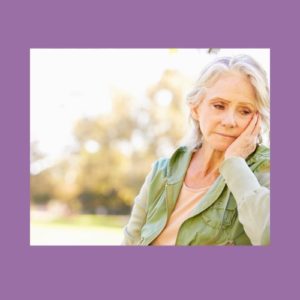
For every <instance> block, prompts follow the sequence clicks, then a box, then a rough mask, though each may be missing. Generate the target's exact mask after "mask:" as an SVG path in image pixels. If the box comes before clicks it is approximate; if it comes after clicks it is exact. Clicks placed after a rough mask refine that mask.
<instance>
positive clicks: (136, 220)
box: [121, 168, 154, 245]
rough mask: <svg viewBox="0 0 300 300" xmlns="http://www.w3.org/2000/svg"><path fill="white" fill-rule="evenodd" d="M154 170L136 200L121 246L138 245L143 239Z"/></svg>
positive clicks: (124, 230)
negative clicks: (142, 233) (142, 232)
mask: <svg viewBox="0 0 300 300" xmlns="http://www.w3.org/2000/svg"><path fill="white" fill-rule="evenodd" d="M153 169H154V168H153ZM153 169H152V170H151V172H150V173H149V174H148V175H147V177H146V179H145V181H144V184H143V185H142V187H141V189H140V192H139V194H138V195H137V196H136V198H135V199H134V203H133V206H132V210H131V215H130V218H129V221H128V224H127V225H126V226H125V227H124V229H123V240H122V243H121V245H137V244H138V242H139V240H140V238H141V229H142V227H143V225H144V224H145V222H146V216H147V198H148V188H149V185H150V182H151V179H152V177H153V173H154V170H153Z"/></svg>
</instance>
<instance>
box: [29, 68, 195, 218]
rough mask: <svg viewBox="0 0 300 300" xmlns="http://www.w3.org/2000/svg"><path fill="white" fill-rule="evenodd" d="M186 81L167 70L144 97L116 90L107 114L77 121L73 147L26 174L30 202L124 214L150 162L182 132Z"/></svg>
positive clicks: (172, 146) (167, 150)
mask: <svg viewBox="0 0 300 300" xmlns="http://www.w3.org/2000/svg"><path fill="white" fill-rule="evenodd" d="M188 84H189V82H188V81H187V80H186V79H185V78H184V76H183V75H182V74H180V73H178V72H175V71H172V70H168V71H166V72H165V73H164V74H163V76H162V78H161V79H160V80H159V82H157V83H156V84H155V85H153V86H151V87H149V89H148V91H147V93H146V99H143V101H138V99H134V98H133V97H132V96H131V95H129V94H126V93H124V92H122V91H119V90H115V91H114V93H113V96H112V111H111V113H108V114H105V115H101V116H99V117H97V118H94V119H87V118H85V119H82V120H79V121H78V122H77V124H76V126H75V127H74V136H75V138H76V141H77V144H78V148H77V149H76V151H75V150H74V151H73V153H71V154H70V155H69V157H67V158H65V159H63V160H62V161H61V162H60V163H58V164H56V165H55V166H53V167H51V168H49V169H47V170H46V171H44V172H41V173H39V174H37V175H35V176H32V177H31V194H32V202H33V203H35V204H37V203H46V202H47V201H49V200H50V199H57V200H58V201H61V202H63V203H65V204H67V205H68V206H69V207H70V208H71V210H72V211H80V212H83V213H89V214H94V213H108V214H128V213H129V212H130V209H131V205H132V203H133V201H134V198H135V196H136V195H137V193H138V191H139V189H140V187H141V185H142V183H143V181H144V179H145V176H146V174H147V173H148V172H149V171H150V167H151V164H152V163H153V161H154V160H156V159H157V158H159V157H160V156H164V155H168V154H170V153H171V152H172V151H173V150H174V149H175V147H176V146H177V143H178V141H179V140H180V139H181V138H182V136H183V134H184V130H185V124H186V118H185V116H184V113H183V112H184V105H185V104H184V92H186V90H187V86H188ZM166 97H169V100H170V103H168V102H166V101H165V100H166V99H165V98H166Z"/></svg>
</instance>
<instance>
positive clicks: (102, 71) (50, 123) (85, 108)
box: [30, 49, 270, 163]
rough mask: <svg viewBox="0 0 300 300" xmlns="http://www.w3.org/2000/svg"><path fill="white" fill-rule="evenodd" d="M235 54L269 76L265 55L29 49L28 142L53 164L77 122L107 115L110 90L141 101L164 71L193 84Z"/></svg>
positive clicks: (262, 51)
mask: <svg viewBox="0 0 300 300" xmlns="http://www.w3.org/2000/svg"><path fill="white" fill-rule="evenodd" d="M236 54H249V55H251V56H253V57H254V58H255V59H256V60H257V61H258V62H259V63H260V64H261V65H262V66H263V67H264V69H265V70H266V71H267V73H268V75H269V74H270V50H269V49H220V51H219V52H218V53H217V54H212V55H209V54H208V52H207V49H31V50H30V142H31V143H32V142H34V141H35V142H37V143H38V145H39V148H40V150H41V151H42V152H43V153H45V154H46V155H47V160H48V163H49V161H51V162H53V161H55V159H58V158H59V157H60V156H61V155H62V154H63V153H65V151H66V149H67V148H69V147H72V145H73V143H74V141H73V138H72V128H73V126H74V124H75V122H76V120H78V119H81V118H82V117H93V116H97V115H101V114H105V113H108V112H110V110H111V103H110V99H111V91H112V88H118V89H121V90H123V91H125V92H128V93H130V94H131V95H133V96H134V97H135V98H136V99H140V100H137V101H143V99H145V91H146V88H147V87H148V86H149V85H152V84H155V83H156V82H158V81H159V79H160V77H161V75H162V74H163V72H164V70H165V69H167V68H172V69H178V70H179V71H181V72H182V73H183V74H184V75H185V76H187V77H188V78H189V79H190V80H191V81H195V80H196V79H197V77H198V75H199V72H200V70H201V68H202V67H203V66H204V65H205V64H207V63H208V62H209V61H210V60H211V59H212V58H213V57H215V56H225V55H236ZM269 78H270V77H269ZM187 92H188V91H187ZM163 96H164V95H161V97H162V98H163ZM165 98H166V101H168V100H167V95H165ZM87 147H90V150H91V151H94V150H93V149H94V148H93V145H92V144H90V145H87Z"/></svg>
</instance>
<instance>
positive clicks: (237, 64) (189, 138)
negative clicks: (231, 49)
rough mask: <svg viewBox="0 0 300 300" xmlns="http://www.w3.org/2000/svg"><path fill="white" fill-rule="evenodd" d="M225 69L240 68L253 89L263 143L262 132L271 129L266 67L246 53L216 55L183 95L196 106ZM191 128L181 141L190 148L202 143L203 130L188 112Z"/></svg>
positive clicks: (190, 103)
mask: <svg viewBox="0 0 300 300" xmlns="http://www.w3.org/2000/svg"><path fill="white" fill-rule="evenodd" d="M228 71H239V72H241V73H242V74H245V75H246V76H247V77H248V78H249V80H250V82H251V84H252V86H253V87H254V89H255V94H256V101H257V109H258V112H259V113H260V114H261V117H262V132H261V133H260V135H259V142H260V143H262V141H263V139H262V134H263V135H264V136H267V137H268V139H269V132H270V91H269V85H268V79H267V74H266V72H265V70H264V69H263V68H262V67H261V66H260V65H259V64H258V63H257V62H256V61H255V60H254V59H253V58H252V57H251V56H249V55H238V56H233V57H219V58H216V59H215V60H214V61H212V62H211V63H210V64H208V65H207V66H206V67H205V68H204V69H203V70H202V71H201V73H200V76H199V78H198V80H197V81H196V82H195V84H194V87H193V89H192V90H191V92H190V93H189V94H188V95H187V97H186V103H187V105H189V106H190V105H192V106H197V105H199V104H200V102H201V99H203V97H201V96H204V95H205V90H206V88H207V87H208V86H209V85H211V84H212V82H214V81H216V80H217V78H218V76H220V75H221V74H223V73H225V72H228ZM189 122H190V125H191V126H190V129H189V131H188V134H187V135H186V136H185V137H184V138H183V140H182V144H183V145H185V146H187V147H188V148H189V149H191V150H193V149H195V148H198V147H200V145H201V144H202V132H201V130H200V127H199V122H198V121H196V120H194V119H193V118H192V116H191V113H190V115H189Z"/></svg>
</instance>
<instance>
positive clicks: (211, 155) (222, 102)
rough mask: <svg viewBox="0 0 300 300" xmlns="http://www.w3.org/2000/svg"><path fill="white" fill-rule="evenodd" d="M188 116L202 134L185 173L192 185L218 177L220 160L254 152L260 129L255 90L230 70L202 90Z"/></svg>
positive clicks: (244, 157)
mask: <svg viewBox="0 0 300 300" xmlns="http://www.w3.org/2000/svg"><path fill="white" fill-rule="evenodd" d="M190 109H191V114H192V117H193V118H194V119H195V120H197V121H198V122H199V126H200V129H201V132H202V134H203V143H202V146H201V148H200V149H199V150H198V151H197V152H195V153H194V155H193V157H192V159H191V162H190V165H189V168H188V170H187V173H186V176H185V184H186V185H187V186H189V187H192V188H201V187H205V186H209V185H210V184H212V183H213V181H214V180H215V179H216V178H217V177H218V176H219V174H220V173H219V167H220V165H221V163H222V162H223V161H224V160H225V159H228V158H230V157H234V156H237V157H241V158H243V159H246V158H247V157H248V156H249V155H250V154H251V153H253V152H254V150H255V149H256V145H257V138H258V135H259V133H260V131H261V117H260V114H259V112H258V110H257V105H256V96H255V90H254V88H253V86H252V84H251V83H250V81H249V79H248V78H247V77H246V76H245V75H243V74H241V73H239V72H237V71H230V72H227V73H225V74H223V75H221V76H220V77H219V78H218V79H217V80H216V81H215V82H214V83H213V84H211V86H209V87H208V88H207V89H206V93H205V94H204V95H203V99H202V100H201V103H200V105H198V106H191V107H190Z"/></svg>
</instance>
